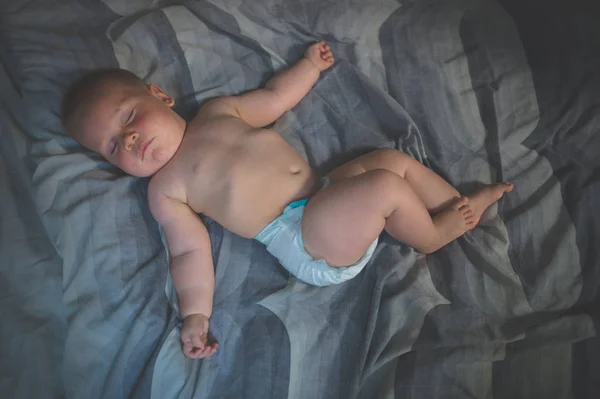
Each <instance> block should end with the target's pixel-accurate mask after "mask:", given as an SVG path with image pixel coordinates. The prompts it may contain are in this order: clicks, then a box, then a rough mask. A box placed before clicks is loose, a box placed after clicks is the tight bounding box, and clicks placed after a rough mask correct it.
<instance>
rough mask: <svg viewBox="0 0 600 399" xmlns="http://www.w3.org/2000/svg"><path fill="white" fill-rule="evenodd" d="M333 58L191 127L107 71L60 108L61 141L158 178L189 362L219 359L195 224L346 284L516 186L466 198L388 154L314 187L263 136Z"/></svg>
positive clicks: (438, 236)
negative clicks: (208, 222)
mask: <svg viewBox="0 0 600 399" xmlns="http://www.w3.org/2000/svg"><path fill="white" fill-rule="evenodd" d="M333 63H334V58H333V55H332V53H331V50H330V48H329V46H328V45H327V44H326V43H325V42H324V41H321V42H318V43H315V44H313V45H311V46H309V47H308V49H307V50H306V52H305V53H304V56H303V57H302V58H301V59H300V60H299V61H298V62H296V64H294V65H293V66H291V67H290V68H288V69H287V70H284V71H282V72H279V73H277V74H276V75H274V76H273V77H272V78H271V79H270V80H269V81H268V82H267V83H266V85H265V87H264V88H261V89H258V90H254V91H251V92H247V93H244V94H241V95H238V96H225V97H220V98H215V99H211V100H209V101H207V102H206V103H205V104H204V105H203V106H202V107H201V108H200V110H199V111H198V113H197V115H196V116H195V117H194V118H193V119H192V120H191V121H190V122H186V121H185V120H183V119H182V118H181V117H180V116H179V115H177V114H176V113H175V112H174V111H173V110H172V107H173V105H174V104H175V101H174V100H173V98H172V97H171V96H169V94H167V93H166V92H165V91H163V90H162V89H161V88H160V87H158V86H156V85H153V84H150V85H146V84H145V83H144V82H143V81H142V80H141V79H139V78H138V77H137V76H135V75H134V74H132V73H131V72H128V71H125V70H122V69H109V70H101V71H97V72H93V73H91V74H89V75H87V76H85V77H83V79H81V80H79V81H78V82H76V83H75V84H74V85H73V86H72V87H71V88H70V90H69V91H68V92H67V94H66V95H65V98H64V102H63V112H62V117H63V123H64V126H65V129H66V131H67V133H68V134H69V135H70V136H71V137H73V138H74V139H75V140H77V141H78V142H79V143H80V144H81V145H82V146H84V147H86V148H88V149H90V150H92V151H95V152H98V153H99V154H101V155H102V156H103V157H104V158H106V160H107V161H109V162H110V163H112V164H114V165H116V166H118V167H119V168H121V169H122V170H123V171H125V172H126V173H129V174H131V175H134V176H140V177H145V176H152V178H151V180H150V183H149V186H148V202H149V206H150V210H151V212H152V215H153V216H154V218H155V219H156V220H157V221H158V223H159V224H160V226H161V227H162V229H163V230H164V233H165V236H166V239H167V243H168V247H169V251H170V254H171V276H172V279H173V283H174V285H175V288H176V291H177V295H178V299H179V305H180V311H181V317H182V318H183V324H182V327H181V341H182V345H183V351H184V353H185V355H186V356H188V357H189V358H204V357H207V356H210V355H212V354H214V353H215V351H216V350H217V347H218V344H217V343H216V342H214V341H213V340H211V339H209V338H208V337H209V335H208V329H209V320H210V316H211V312H212V307H213V294H214V267H213V260H212V252H211V243H210V239H209V235H208V232H207V229H206V227H205V225H204V224H203V222H202V220H201V219H200V218H199V217H198V214H199V213H202V214H205V215H206V216H208V217H210V218H212V219H213V220H215V221H216V222H218V223H220V224H221V225H222V226H223V227H224V228H226V229H228V230H230V231H231V232H233V233H235V234H238V235H240V236H242V237H246V238H253V239H256V240H258V241H260V242H261V243H263V244H264V245H265V246H266V248H267V250H268V251H269V252H270V253H271V254H273V255H274V256H275V257H276V258H277V259H278V260H279V262H280V263H281V265H282V266H283V267H285V268H286V269H287V270H288V271H289V272H290V273H291V274H293V275H294V276H296V277H297V278H298V279H300V280H303V281H304V282H306V283H308V284H312V285H318V286H323V285H329V284H339V283H342V282H344V281H346V280H348V279H351V278H353V277H354V276H356V275H357V274H358V273H359V272H360V271H361V270H362V269H363V268H364V267H365V265H366V264H367V263H368V262H369V260H370V258H371V256H372V254H373V251H374V250H375V246H376V245H377V239H378V236H379V235H380V234H381V232H382V231H383V230H385V231H386V232H387V233H388V234H390V235H391V236H392V237H394V238H395V239H397V240H398V241H401V242H403V243H405V244H406V245H409V246H411V247H413V248H415V249H416V250H417V251H419V252H421V253H424V254H430V253H432V252H434V251H437V250H438V249H440V248H441V247H443V246H444V245H446V244H448V243H449V242H451V241H453V240H455V239H456V238H458V237H460V236H461V235H463V234H464V233H465V232H466V231H467V230H469V229H472V228H474V227H475V226H476V225H477V223H478V222H479V219H480V217H481V215H482V213H483V212H484V211H485V209H486V208H488V207H489V206H490V205H491V204H492V203H494V202H496V201H497V200H498V199H499V198H500V197H502V195H503V194H504V192H508V191H511V190H512V185H511V184H507V183H499V184H492V185H488V186H485V187H483V188H481V189H479V190H478V191H476V192H474V193H472V194H471V195H467V196H461V194H460V193H459V192H458V191H457V190H456V189H454V188H453V187H452V186H451V185H449V184H448V183H447V182H446V181H444V179H442V178H441V177H440V176H438V175H437V174H435V173H434V172H433V171H431V170H430V169H428V168H426V167H425V166H423V165H422V164H421V163H419V162H418V161H416V160H414V159H413V158H411V157H410V156H408V155H406V154H404V153H402V152H400V151H397V150H394V149H389V148H384V149H377V150H374V151H372V152H370V153H367V154H366V155H363V156H361V157H359V158H356V159H354V160H353V161H351V162H348V163H346V164H344V165H341V166H340V167H338V168H336V169H334V170H333V171H331V172H330V173H329V174H328V175H327V176H325V177H322V178H320V177H319V176H317V174H316V173H315V171H313V170H312V169H311V167H310V166H309V165H308V163H307V162H306V161H305V160H304V159H303V158H302V157H301V156H300V154H299V153H297V152H296V151H295V150H294V149H293V148H292V147H291V146H290V145H289V144H288V143H287V142H286V141H285V140H284V139H283V138H282V137H281V136H280V135H279V134H278V133H276V132H275V131H273V130H270V129H265V128H264V127H265V126H267V125H270V124H271V123H273V122H274V121H275V120H276V119H277V118H279V117H280V116H281V115H282V114H283V113H284V112H285V111H287V110H289V109H291V108H293V107H294V106H295V105H296V104H297V103H298V102H299V101H300V100H301V99H302V98H303V97H304V96H305V95H306V94H307V93H308V91H309V90H310V89H311V87H312V86H313V85H314V84H315V82H316V81H317V79H318V78H319V75H320V73H321V72H322V71H324V70H326V69H327V68H329V67H331V66H332V65H333Z"/></svg>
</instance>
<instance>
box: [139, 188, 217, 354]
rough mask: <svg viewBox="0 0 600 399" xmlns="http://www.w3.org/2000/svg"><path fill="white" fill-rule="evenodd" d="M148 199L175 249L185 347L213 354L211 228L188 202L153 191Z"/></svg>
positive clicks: (174, 274)
mask: <svg viewBox="0 0 600 399" xmlns="http://www.w3.org/2000/svg"><path fill="white" fill-rule="evenodd" d="M149 192H151V190H149ZM148 199H149V204H150V210H151V211H152V215H153V216H154V218H155V219H156V220H157V221H158V222H159V223H160V225H161V226H162V228H163V230H164V232H165V236H166V238H167V243H168V245H169V251H170V253H171V278H172V279H173V284H174V285H175V289H176V291H177V297H178V299H179V310H180V312H181V317H182V318H183V325H182V327H181V341H182V343H183V351H184V353H185V355H186V356H187V357H190V358H203V357H207V356H210V355H212V354H213V353H214V352H215V351H216V350H217V346H218V345H217V343H216V342H208V325H209V318H210V316H211V314H212V305H213V296H214V279H215V276H214V266H213V260H212V250H211V245H210V237H209V235H208V231H207V230H206V226H204V223H202V220H200V218H199V217H198V215H196V213H195V212H194V211H192V210H191V209H190V207H189V206H187V205H186V204H184V203H182V202H180V201H177V200H173V199H171V198H168V197H166V196H164V195H162V194H156V193H151V194H150V195H149V197H148Z"/></svg>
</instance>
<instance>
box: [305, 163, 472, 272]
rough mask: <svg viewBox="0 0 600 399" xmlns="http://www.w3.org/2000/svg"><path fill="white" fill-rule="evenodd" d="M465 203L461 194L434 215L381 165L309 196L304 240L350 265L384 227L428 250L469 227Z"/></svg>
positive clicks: (316, 251)
mask: <svg viewBox="0 0 600 399" xmlns="http://www.w3.org/2000/svg"><path fill="white" fill-rule="evenodd" d="M466 203H467V199H466V198H464V197H459V198H458V199H457V200H455V202H453V203H451V204H450V205H449V206H448V207H447V208H446V209H445V210H443V211H442V212H440V213H439V214H438V215H436V216H435V217H433V218H432V217H431V216H430V214H429V212H428V211H427V207H426V206H425V204H424V203H423V201H422V200H421V199H420V198H419V196H418V195H417V194H416V193H415V191H414V189H413V188H412V186H411V185H410V184H409V183H408V182H407V181H406V180H405V179H403V178H402V177H400V176H398V175H397V174H395V173H393V172H390V171H387V170H383V169H378V170H373V171H369V172H365V173H362V174H360V175H358V176H354V177H351V178H348V179H344V180H340V181H339V182H337V183H336V184H333V185H332V186H329V187H327V188H325V189H323V190H321V191H320V192H318V193H317V194H316V195H315V196H314V197H312V198H311V199H310V201H309V202H308V204H307V205H306V208H305V211H304V217H303V220H302V236H303V238H304V246H305V249H306V251H307V252H308V253H309V254H310V255H311V256H312V257H313V258H315V259H325V261H326V262H327V263H328V264H329V265H330V266H348V265H350V264H353V263H355V262H356V261H358V260H359V259H360V258H361V257H362V256H363V254H364V253H365V251H366V250H367V248H368V247H369V245H371V243H372V242H373V241H374V240H375V238H376V237H378V236H379V234H381V231H382V230H383V229H384V228H385V230H386V231H387V232H388V233H389V234H390V235H392V236H393V237H394V238H396V239H397V240H399V241H401V242H403V243H405V244H407V245H409V246H411V247H413V248H415V249H417V250H418V251H420V252H423V253H431V252H434V251H436V250H438V249H439V248H441V247H443V246H444V245H446V244H447V243H449V242H450V241H452V240H454V239H456V238H458V237H460V236H461V235H463V234H464V233H465V231H467V229H469V228H470V227H471V224H472V223H473V220H472V218H473V216H472V211H471V209H470V208H469V207H467V206H464V205H465V204H466Z"/></svg>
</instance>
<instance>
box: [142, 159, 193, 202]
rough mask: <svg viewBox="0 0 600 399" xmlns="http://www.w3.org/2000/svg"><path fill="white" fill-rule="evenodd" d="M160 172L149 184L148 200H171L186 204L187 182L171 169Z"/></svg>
mask: <svg viewBox="0 0 600 399" xmlns="http://www.w3.org/2000/svg"><path fill="white" fill-rule="evenodd" d="M165 169H166V168H163V169H161V170H159V171H158V172H157V173H156V174H154V176H152V178H151V179H150V183H148V200H149V201H151V202H152V200H160V199H162V198H170V199H174V200H177V201H180V202H183V203H185V202H186V198H185V192H186V190H185V181H184V179H182V178H181V177H180V176H178V174H177V173H175V171H174V170H170V169H171V168H167V169H166V170H165Z"/></svg>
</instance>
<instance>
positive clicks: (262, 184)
mask: <svg viewBox="0 0 600 399" xmlns="http://www.w3.org/2000/svg"><path fill="white" fill-rule="evenodd" d="M294 172H295V173H292V172H289V173H277V174H276V175H270V176H269V177H268V178H265V179H264V180H261V179H257V180H260V181H257V180H255V179H245V180H244V181H240V182H238V183H237V184H236V183H232V184H230V187H231V190H230V192H229V195H226V196H224V198H228V201H223V202H222V203H221V204H215V206H214V207H211V208H213V212H206V214H207V216H209V217H211V218H212V219H214V220H215V221H216V222H218V223H219V224H220V225H222V226H223V227H225V228H226V229H227V230H229V231H231V232H233V233H235V234H237V235H240V236H242V237H246V238H254V237H255V236H256V235H257V234H258V233H259V232H260V231H261V230H262V229H263V228H264V227H265V226H267V225H268V224H269V223H271V222H272V221H273V220H274V219H275V218H277V217H278V216H279V215H281V214H282V213H283V210H284V209H285V207H286V206H287V205H289V204H290V203H291V202H293V201H296V200H299V199H302V198H308V197H310V196H312V195H313V194H314V193H315V192H316V191H318V190H319V188H320V187H321V183H320V180H319V178H318V176H317V175H316V173H315V172H314V171H312V169H310V168H309V167H308V165H307V169H306V170H300V171H294ZM222 198H223V197H222ZM211 213H212V214H213V215H211Z"/></svg>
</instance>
